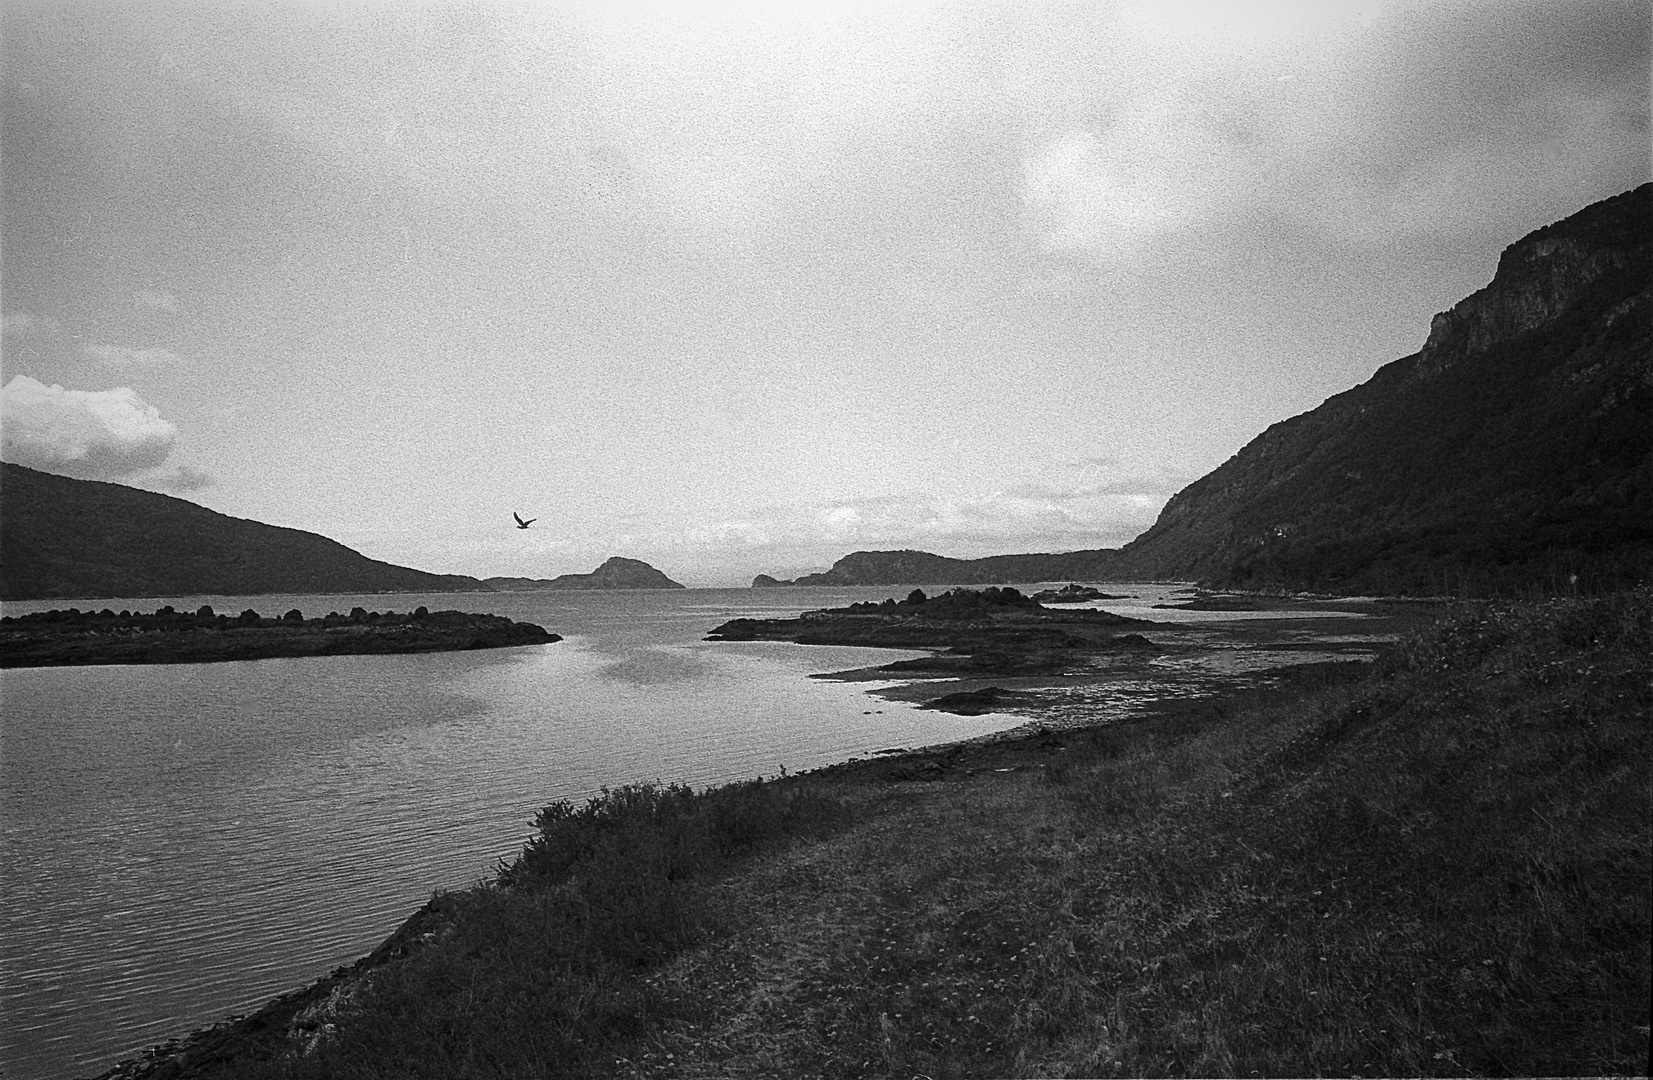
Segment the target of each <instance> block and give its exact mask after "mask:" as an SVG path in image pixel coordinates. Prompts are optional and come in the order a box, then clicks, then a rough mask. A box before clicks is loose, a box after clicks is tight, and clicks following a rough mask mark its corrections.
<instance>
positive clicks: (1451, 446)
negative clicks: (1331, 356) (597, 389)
mask: <svg viewBox="0 0 1653 1080" xmlns="http://www.w3.org/2000/svg"><path fill="white" fill-rule="evenodd" d="M1649 577H1653V184H1644V185H1642V186H1641V187H1638V188H1636V189H1635V190H1633V191H1628V192H1625V193H1624V194H1622V195H1618V196H1615V197H1613V198H1610V199H1606V200H1603V201H1602V202H1599V203H1596V204H1594V205H1592V206H1589V207H1586V208H1585V209H1583V210H1581V211H1579V212H1578V213H1576V214H1574V215H1572V216H1571V217H1568V218H1566V219H1564V220H1562V221H1558V222H1556V223H1554V224H1552V225H1547V226H1545V227H1544V228H1542V229H1539V230H1537V231H1536V232H1533V233H1531V234H1529V235H1527V236H1526V237H1523V238H1522V239H1521V240H1519V241H1517V242H1516V243H1514V244H1512V245H1510V246H1509V247H1508V248H1507V249H1505V251H1504V252H1503V255H1502V257H1501V258H1500V259H1499V262H1498V269H1497V272H1496V273H1495V274H1494V276H1493V280H1492V281H1491V283H1489V284H1488V285H1487V286H1486V287H1485V288H1482V289H1480V290H1479V291H1477V292H1475V293H1474V294H1473V295H1471V296H1469V297H1466V298H1465V299H1464V300H1462V301H1460V302H1459V303H1458V304H1456V305H1454V306H1453V307H1452V309H1451V310H1449V311H1445V312H1442V313H1441V314H1439V315H1437V316H1435V318H1434V320H1433V322H1432V324H1431V327H1430V332H1429V336H1428V339H1427V341H1426V342H1425V343H1424V346H1423V348H1422V349H1420V350H1419V351H1418V352H1417V353H1415V354H1413V355H1411V356H1408V357H1404V358H1402V359H1400V360H1396V361H1394V362H1392V363H1390V364H1387V365H1385V366H1384V367H1382V368H1380V369H1378V371H1377V372H1376V373H1375V374H1374V375H1373V376H1372V378H1371V379H1369V380H1367V381H1366V382H1365V383H1363V384H1361V385H1360V386H1356V387H1354V388H1353V389H1350V390H1347V391H1345V392H1343V393H1341V394H1337V395H1335V396H1333V397H1331V398H1329V399H1327V400H1326V401H1325V402H1324V403H1323V404H1322V405H1320V406H1319V407H1318V408H1316V409H1313V410H1311V411H1309V412H1306V413H1303V414H1301V415H1299V416H1294V417H1292V418H1291V419H1289V420H1283V421H1281V422H1280V423H1278V424H1275V425H1273V426H1272V427H1270V428H1269V429H1268V430H1266V431H1264V432H1263V433H1262V434H1261V435H1259V436H1258V437H1257V438H1255V439H1253V440H1252V441H1251V442H1250V443H1248V444H1247V445H1246V446H1245V447H1244V448H1242V449H1241V450H1240V451H1239V452H1238V453H1236V454H1235V455H1234V456H1233V457H1232V458H1230V459H1229V460H1228V461H1227V462H1225V463H1224V464H1223V465H1221V466H1219V467H1218V468H1217V469H1216V470H1214V471H1213V472H1211V473H1209V474H1207V475H1206V476H1204V477H1202V478H1200V479H1199V480H1196V481H1195V482H1194V483H1192V484H1190V485H1188V486H1187V487H1186V488H1184V489H1183V490H1182V491H1180V492H1178V493H1177V494H1176V495H1175V496H1174V497H1173V498H1172V499H1171V500H1170V502H1168V503H1167V504H1166V506H1165V509H1164V510H1163V511H1161V513H1160V515H1159V518H1158V520H1157V521H1155V523H1154V525H1153V527H1151V528H1150V529H1148V531H1147V532H1145V533H1143V534H1142V535H1141V536H1139V537H1137V538H1136V539H1135V540H1133V541H1131V542H1130V543H1129V544H1127V545H1125V546H1124V547H1123V548H1121V549H1118V550H1113V549H1100V550H1092V551H1076V552H1070V553H1068V554H1064V555H999V556H993V557H990V558H986V559H946V558H943V557H941V556H936V555H930V554H927V553H925V552H918V551H886V552H869V551H861V552H856V553H854V554H852V555H849V556H846V557H845V558H843V559H841V560H839V561H838V562H837V563H836V564H834V566H833V567H832V568H831V569H830V570H828V571H826V572H825V573H822V574H810V575H805V576H804V577H801V578H798V579H797V581H796V582H795V583H786V582H777V581H775V580H774V579H760V581H761V583H762V584H776V585H778V584H799V585H893V584H905V583H908V582H913V583H940V582H947V583H959V584H974V583H985V582H1027V581H1055V580H1063V579H1078V580H1092V581H1096V580H1156V579H1157V580H1196V581H1201V582H1203V583H1206V584H1210V585H1215V586H1221V587H1230V588H1254V589H1271V588H1284V589H1306V590H1323V591H1331V592H1367V591H1370V592H1389V593H1440V592H1460V593H1474V592H1501V591H1504V592H1507V591H1512V590H1514V591H1524V590H1530V589H1533V588H1539V589H1543V590H1547V591H1557V590H1559V589H1562V588H1569V587H1570V588H1579V589H1585V590H1592V591H1593V590H1603V589H1611V588H1615V587H1619V586H1622V585H1627V584H1631V583H1634V582H1637V581H1645V580H1647V579H1648V578H1649Z"/></svg>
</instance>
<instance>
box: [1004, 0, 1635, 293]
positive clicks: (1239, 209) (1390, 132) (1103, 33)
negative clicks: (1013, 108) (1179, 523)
mask: <svg viewBox="0 0 1653 1080" xmlns="http://www.w3.org/2000/svg"><path fill="white" fill-rule="evenodd" d="M1646 36H1647V19H1646V15H1645V9H1643V10H1641V11H1638V10H1637V9H1636V6H1635V5H1628V4H1618V5H1614V4H1589V3H1581V4H1579V5H1576V6H1568V7H1565V8H1561V7H1554V8H1552V7H1550V6H1548V5H1510V6H1507V7H1506V6H1505V5H1494V4H1488V5H1473V4H1468V5H1439V6H1434V7H1424V6H1417V7H1407V8H1405V9H1397V10H1392V11H1391V10H1384V9H1383V8H1381V7H1379V6H1376V5H1371V4H1364V5H1362V4H1332V5H1310V4H1294V3H1239V4H1229V3H1223V4H1211V3H1204V2H1200V0H1183V2H1167V0H1152V2H1147V0H1144V2H1136V0H1123V2H1122V3H1120V4H1118V5H1116V6H1115V7H1114V8H1113V9H1112V14H1111V15H1108V16H1104V17H1101V22H1100V25H1099V26H1098V27H1097V34H1096V40H1097V41H1098V42H1102V43H1103V44H1100V45H1098V46H1096V49H1097V50H1098V51H1097V55H1096V56H1095V57H1093V58H1092V60H1093V62H1092V63H1091V64H1089V65H1086V66H1085V67H1083V68H1079V67H1077V66H1076V67H1074V68H1073V69H1072V70H1070V71H1068V72H1066V73H1065V74H1061V75H1059V76H1057V75H1053V77H1052V78H1049V79H1046V80H1043V81H1042V82H1041V81H1039V80H1036V79H1024V80H1023V85H1025V86H1027V87H1031V89H1029V90H1027V91H1025V94H1026V97H1027V100H1026V101H1024V102H1023V104H1024V106H1025V107H1026V108H1027V110H1028V112H1029V114H1030V115H1037V116H1041V117H1042V118H1043V126H1042V127H1040V128H1037V129H1035V130H1034V131H1032V132H1031V133H1030V136H1029V137H1028V138H1027V140H1026V141H1025V142H1024V144H1023V148H1022V151H1021V154H1020V166H1019V173H1018V177H1017V180H1018V194H1019V196H1020V198H1021V202H1022V210H1023V214H1024V217H1025V220H1026V222H1027V224H1028V227H1029V229H1030V231H1031V233H1032V235H1033V236H1034V238H1035V240H1036V243H1037V244H1038V246H1039V248H1040V249H1041V250H1043V251H1044V252H1046V253H1047V254H1051V255H1058V256H1066V257H1070V258H1071V257H1081V258H1085V259H1087V260H1089V261H1091V262H1093V263H1094V264H1096V265H1098V266H1099V267H1103V268H1109V267H1117V268H1123V269H1136V268H1139V267H1143V266H1153V265H1158V264H1159V263H1160V258H1161V256H1163V255H1165V254H1169V253H1173V252H1176V251H1178V250H1183V251H1188V252H1190V253H1191V252H1194V251H1198V250H1202V249H1205V248H1208V247H1210V246H1211V245H1212V243H1213V241H1214V240H1215V239H1216V237H1217V236H1218V235H1220V234H1219V233H1215V232H1213V230H1221V229H1224V228H1226V229H1227V230H1228V231H1229V232H1233V231H1234V230H1235V229H1236V228H1237V227H1238V228H1241V229H1242V230H1249V231H1250V233H1251V234H1256V233H1257V232H1258V227H1257V223H1258V222H1275V221H1278V220H1281V219H1289V220H1290V222H1291V223H1292V227H1293V228H1295V229H1302V230H1307V231H1310V232H1313V233H1316V234H1318V235H1319V236H1320V237H1322V238H1323V239H1329V240H1331V241H1333V242H1336V243H1339V244H1345V243H1347V244H1352V245H1354V246H1356V247H1363V248H1370V247H1376V246H1383V245H1386V244H1391V243H1395V242H1398V241H1406V240H1409V239H1412V238H1416V237H1424V236H1427V237H1435V238H1438V237H1440V236H1442V235H1456V236H1459V237H1462V236H1466V235H1478V234H1480V233H1483V232H1485V233H1491V234H1496V235H1502V234H1504V233H1507V232H1509V231H1510V230H1511V229H1519V228H1521V227H1527V228H1530V227H1532V225H1533V224H1535V223H1537V222H1540V221H1543V220H1548V219H1550V218H1553V217H1554V216H1555V214H1556V212H1557V211H1558V210H1559V209H1562V208H1565V207H1568V206H1570V205H1571V204H1572V203H1573V202H1574V200H1576V198H1577V193H1578V191H1579V190H1581V189H1583V190H1598V191H1599V190H1613V189H1615V187H1619V186H1629V185H1630V184H1632V183H1635V182H1638V181H1639V178H1641V177H1645V175H1646V164H1645V160H1646V158H1645V154H1640V155H1632V154H1627V153H1626V150H1625V148H1627V147H1634V146H1645V145H1646V140H1647V131H1648V122H1647V111H1648V92H1647V83H1646V78H1645V68H1646V52H1645V44H1644V43H1645V41H1646ZM1637 43H1642V44H1639V45H1638V44H1637ZM1044 56H1045V54H1043V53H1041V52H1038V51H1033V52H1030V54H1029V56H1028V57H1027V58H1026V60H1025V61H1024V62H1027V63H1032V62H1034V61H1035V60H1037V59H1039V58H1043V57H1044ZM1470 58H1473V61H1472V62H1471V60H1470ZM1047 66H1049V65H1048V62H1047ZM1051 70H1052V71H1053V72H1057V71H1058V69H1056V68H1054V67H1051ZM1229 242H1230V243H1233V242H1235V241H1233V240H1232V239H1230V241H1229ZM1239 242H1240V243H1243V244H1254V243H1256V240H1255V238H1254V236H1253V238H1251V239H1245V240H1241V241H1239ZM1049 276H1050V275H1047V277H1049ZM1066 276H1068V275H1055V278H1054V281H1047V280H1045V279H1043V278H1041V279H1038V280H1036V281H1035V282H1033V283H1032V284H1033V287H1035V288H1038V287H1043V288H1045V289H1046V290H1050V289H1053V288H1056V289H1058V291H1059V286H1061V285H1062V284H1063V283H1064V281H1065V278H1066Z"/></svg>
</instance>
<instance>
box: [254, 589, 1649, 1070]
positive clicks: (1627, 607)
mask: <svg viewBox="0 0 1653 1080" xmlns="http://www.w3.org/2000/svg"><path fill="white" fill-rule="evenodd" d="M1650 657H1653V594H1650V593H1649V592H1648V591H1647V590H1642V591H1641V592H1639V593H1636V594H1625V595H1620V596H1618V597H1614V598H1609V599H1607V600H1601V601H1574V602H1555V603H1549V604H1545V605H1535V606H1528V607H1523V608H1519V609H1497V608H1489V607H1474V608H1465V609H1463V610H1462V611H1460V612H1458V613H1457V614H1456V615H1454V616H1453V617H1451V618H1449V619H1447V620H1445V621H1443V622H1442V623H1441V624H1440V625H1438V626H1437V627H1435V628H1433V629H1432V630H1430V631H1428V632H1426V633H1424V634H1422V635H1421V636H1418V637H1416V638H1413V639H1411V640H1409V641H1408V642H1407V643H1406V644H1405V645H1404V646H1403V647H1400V648H1398V649H1396V650H1395V651H1394V652H1393V653H1392V654H1391V655H1390V656H1389V658H1388V659H1386V660H1385V661H1384V662H1383V664H1382V665H1380V667H1379V668H1378V669H1377V670H1376V671H1374V672H1372V673H1371V674H1370V675H1368V676H1367V677H1365V678H1361V679H1354V678H1350V677H1341V678H1339V677H1335V676H1333V677H1328V678H1326V679H1324V680H1322V681H1321V683H1320V684H1319V685H1312V686H1301V687H1298V688H1297V690H1296V691H1293V692H1291V693H1288V694H1285V695H1274V696H1272V697H1264V698H1255V699H1251V700H1248V701H1242V702H1231V703H1229V704H1227V705H1219V706H1211V705H1209V704H1208V705H1202V706H1199V707H1197V708H1194V709H1192V710H1190V711H1185V712H1182V713H1180V714H1173V715H1171V716H1169V717H1166V718H1162V719H1160V720H1156V721H1150V722H1145V723H1142V724H1138V725H1133V726H1131V727H1130V728H1128V729H1120V730H1109V729H1096V730H1093V731H1089V732H1082V733H1077V734H1073V733H1069V734H1067V735H1065V736H1063V737H1062V738H1064V739H1065V740H1066V745H1065V747H1061V748H1058V747H1057V746H1056V745H1055V744H1054V740H1053V739H1048V738H1047V739H1044V740H1038V739H1035V740H1024V741H1023V742H1021V743H1018V744H1007V745H1005V746H1001V747H998V748H987V749H975V750H966V751H962V752H954V753H953V754H950V755H949V754H937V755H931V756H929V757H923V756H920V757H917V758H908V759H903V760H891V761H880V762H867V763H862V764H860V765H859V766H852V767H847V768H839V769H835V770H828V771H825V772H823V773H818V774H812V775H810V776H806V777H802V778H797V779H796V780H793V781H788V782H782V783H778V784H777V783H770V784H763V785H745V786H740V787H735V788H729V789H723V790H721V791H718V792H714V793H711V794H710V795H702V796H690V795H688V794H687V793H684V792H681V791H666V792H660V791H637V790H627V791H624V792H620V793H616V794H615V795H613V796H611V797H610V798H609V799H608V800H606V801H603V802H600V803H595V804H593V805H592V806H590V807H587V808H586V809H584V810H580V811H575V810H572V809H568V808H564V809H563V810H558V811H554V812H552V813H550V814H548V815H547V817H546V818H545V819H544V821H543V825H544V826H545V829H544V836H545V841H544V843H543V844H540V845H537V847H536V848H535V849H533V850H530V851H529V852H527V853H525V855H524V857H523V859H522V860H520V861H519V862H518V864H517V865H516V867H515V868H514V869H512V870H510V871H509V872H507V873H505V874H503V875H502V882H501V884H500V885H499V886H498V887H495V888H491V889H486V890H481V891H475V892H471V893H464V894H452V895H449V896H446V897H442V898H440V899H439V900H438V901H437V902H436V903H435V904H434V905H433V909H432V912H431V913H428V914H432V915H434V916H436V917H435V918H433V920H432V922H431V923H430V925H432V926H434V927H436V928H435V929H433V930H432V931H431V932H430V933H429V934H428V938H427V940H428V943H427V944H425V945H424V946H423V947H422V948H418V949H416V950H414V951H413V953H412V955H411V956H410V957H409V958H407V959H405V960H402V961H399V962H397V963H394V964H388V965H386V966H384V967H382V968H379V969H377V970H375V971H374V972H373V973H372V974H371V975H370V976H369V977H368V978H366V979H365V980H360V981H357V982H356V983H354V984H351V985H346V986H344V987H343V988H342V989H335V991H334V992H333V993H332V994H331V996H330V997H328V998H327V999H326V1000H324V1001H316V1002H312V1004H311V1005H310V1006H309V1007H308V1008H307V1009H305V1010H304V1011H302V1012H301V1013H300V1014H299V1016H298V1017H297V1019H296V1021H293V1022H287V1021H284V1022H283V1023H282V1024H280V1025H276V1026H277V1027H287V1028H290V1029H291V1030H293V1031H297V1032H300V1033H302V1034H303V1035H304V1039H303V1040H301V1041H304V1042H307V1043H309V1044H310V1046H311V1049H310V1051H309V1052H308V1053H307V1054H305V1055H304V1056H302V1057H301V1058H296V1059H295V1058H293V1057H291V1056H288V1057H287V1058H286V1059H284V1060H280V1061H272V1062H265V1063H263V1064H260V1065H254V1064H253V1063H251V1062H249V1061H247V1060H243V1061H242V1062H240V1063H239V1064H238V1065H236V1066H235V1067H234V1068H233V1069H231V1070H228V1071H227V1072H226V1074H233V1075H237V1076H242V1075H253V1076H257V1075H270V1076H289V1075H291V1076H306V1077H308V1076H317V1077H320V1076H541V1075H546V1076H550V1075H621V1076H632V1075H675V1076H776V1075H787V1076H806V1075H815V1074H819V1075H827V1076H852V1075H900V1076H911V1075H915V1074H923V1075H926V1076H930V1077H943V1076H983V1075H987V1076H1000V1075H1003V1076H1031V1075H1039V1076H1055V1075H1110V1074H1123V1075H1157V1074H1180V1073H1196V1074H1220V1075H1231V1076H1233V1075H1247V1074H1253V1073H1259V1074H1274V1075H1279V1074H1291V1075H1307V1074H1334V1075H1335V1074H1363V1073H1364V1074H1374V1075H1427V1074H1464V1073H1489V1074H1527V1075H1536V1074H1567V1073H1572V1074H1602V1073H1641V1074H1646V1072H1647V1070H1648V1057H1647V1053H1648V1050H1647V1047H1648V1027H1647V1010H1648V1005H1649V995H1650V991H1649V941H1650V928H1649V904H1650V895H1649V891H1650V886H1649V870H1650V867H1653V838H1650V831H1653V799H1650V796H1653V790H1650V789H1653V779H1650V778H1653V745H1650V741H1653V740H1650V735H1653V732H1650V726H1653V670H1650V668H1653V660H1650ZM966 766H974V768H967V767H966ZM1000 769H1006V770H1011V771H997V770H1000ZM925 780H933V781H934V782H923V781H925ZM288 1045H292V1044H291V1043H289V1044H288Z"/></svg>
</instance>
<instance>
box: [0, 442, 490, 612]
mask: <svg viewBox="0 0 1653 1080" xmlns="http://www.w3.org/2000/svg"><path fill="white" fill-rule="evenodd" d="M469 591H484V592H485V591H487V586H486V585H484V584H483V583H482V582H481V581H479V580H477V579H476V578H472V577H464V576H461V575H458V574H427V573H425V572H424V571H421V570H411V569H409V568H407V567H405V566H395V565H392V564H391V563H387V562H380V561H379V560H377V559H370V558H368V557H367V556H365V555H363V554H361V553H360V552H357V551H353V550H351V549H350V548H347V547H345V546H344V545H343V544H340V543H338V542H337V541H334V540H329V539H327V538H326V537H325V536H318V535H316V534H315V533H309V532H303V531H301V530H299V529H284V528H281V527H279V526H275V525H266V524H264V523H262V522H258V521H249V520H247V519H245V518H234V517H229V516H227V515H225V514H220V513H217V512H215V511H212V510H208V509H207V508H206V507H204V506H198V505H196V504H195V503H192V502H188V501H186V500H184V499H176V498H173V497H171V496H169V495H158V494H156V493H154V492H152V491H140V490H139V489H137V488H131V487H126V486H125V485H122V484H110V483H103V482H100V481H95V480H74V479H70V478H69V477H66V476H56V475H54V474H52V473H44V472H39V471H37V470H35V469H29V468H25V467H24V466H22V465H14V464H11V463H9V462H8V463H4V464H0V600H48V599H70V598H76V597H142V596H197V595H209V596H218V595H255V594H260V593H372V592H469Z"/></svg>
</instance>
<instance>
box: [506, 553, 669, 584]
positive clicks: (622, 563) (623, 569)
mask: <svg viewBox="0 0 1653 1080" xmlns="http://www.w3.org/2000/svg"><path fill="white" fill-rule="evenodd" d="M486 583H487V585H488V587H489V588H491V589H497V590H499V591H500V592H530V591H535V590H540V589H681V588H683V586H682V585H679V584H678V583H677V582H675V581H673V580H672V579H671V578H669V577H667V576H666V575H665V574H662V573H661V572H660V571H658V570H656V569H655V568H654V567H652V566H650V565H649V564H648V563H646V562H643V561H642V560H641V559H623V558H621V557H620V556H618V555H616V556H614V557H613V558H611V559H607V560H605V561H604V562H603V565H601V566H599V567H597V569H595V570H593V571H592V572H591V573H589V574H559V575H558V576H556V577H554V578H525V577H491V578H488V579H487V581H486Z"/></svg>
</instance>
